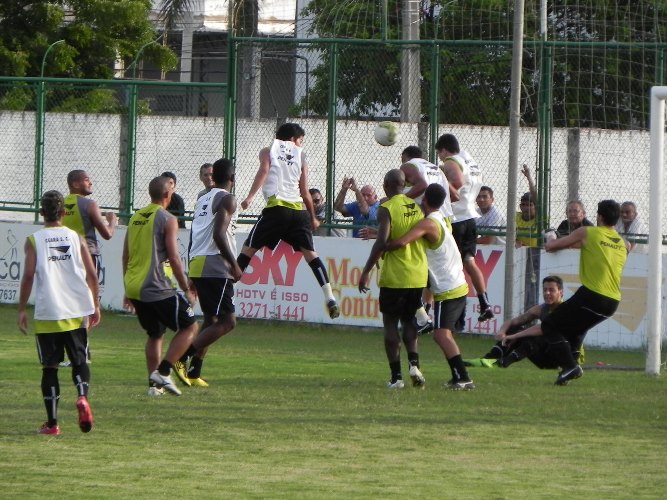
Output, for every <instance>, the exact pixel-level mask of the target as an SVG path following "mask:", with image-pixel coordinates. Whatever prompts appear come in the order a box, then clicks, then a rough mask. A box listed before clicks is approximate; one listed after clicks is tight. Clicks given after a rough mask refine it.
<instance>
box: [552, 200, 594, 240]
mask: <svg viewBox="0 0 667 500" xmlns="http://www.w3.org/2000/svg"><path fill="white" fill-rule="evenodd" d="M565 215H566V216H567V219H565V220H564V221H563V222H561V223H560V225H559V226H558V228H557V229H556V233H557V234H558V237H559V238H562V237H563V236H567V235H568V234H570V233H571V232H572V231H574V230H575V229H578V228H580V227H581V226H592V225H593V223H592V222H591V221H589V220H588V219H587V218H586V209H585V208H584V204H583V203H582V202H580V201H579V200H570V201H568V202H567V207H566V209H565Z"/></svg>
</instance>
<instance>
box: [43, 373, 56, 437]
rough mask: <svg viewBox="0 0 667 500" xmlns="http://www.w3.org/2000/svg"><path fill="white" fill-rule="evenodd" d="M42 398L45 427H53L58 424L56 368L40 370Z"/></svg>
mask: <svg viewBox="0 0 667 500" xmlns="http://www.w3.org/2000/svg"><path fill="white" fill-rule="evenodd" d="M42 396H43V397H44V406H45V407H46V417H47V422H46V425H48V426H49V427H53V426H54V425H57V424H58V400H59V399H60V384H59V383H58V368H42Z"/></svg>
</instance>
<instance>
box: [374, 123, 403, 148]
mask: <svg viewBox="0 0 667 500" xmlns="http://www.w3.org/2000/svg"><path fill="white" fill-rule="evenodd" d="M374 135H375V140H376V141H377V143H378V144H380V145H382V146H393V145H394V144H395V143H396V139H397V138H398V125H396V124H395V123H394V122H379V123H378V124H377V125H376V126H375V132H374Z"/></svg>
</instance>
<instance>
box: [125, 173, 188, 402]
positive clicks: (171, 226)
mask: <svg viewBox="0 0 667 500" xmlns="http://www.w3.org/2000/svg"><path fill="white" fill-rule="evenodd" d="M148 193H149V194H150V197H151V203H150V204H149V205H147V206H146V207H144V208H142V209H141V210H138V211H137V212H136V213H135V214H134V215H133V216H132V218H131V219H130V223H129V224H128V226H127V234H126V235H125V242H124V244H123V276H124V278H123V282H124V284H125V297H126V298H127V299H129V300H130V301H131V302H132V305H133V306H134V309H135V311H136V313H137V318H138V319H139V324H140V325H141V326H142V327H143V328H144V330H146V334H147V335H148V340H147V341H146V366H147V368H148V374H149V388H148V394H149V395H151V396H157V395H160V394H162V392H163V391H162V389H166V390H167V391H169V392H171V393H172V394H174V395H176V396H180V395H181V391H180V390H179V389H178V387H176V385H175V384H174V383H173V381H172V380H171V377H170V376H169V375H170V372H171V369H172V367H173V366H174V363H176V362H177V361H178V360H179V359H180V357H181V356H183V354H184V353H185V351H186V350H187V348H188V347H189V346H190V344H192V339H193V337H194V336H195V335H196V334H197V328H198V327H197V322H196V321H195V315H194V312H193V311H192V307H191V304H194V301H195V295H194V293H193V291H192V290H191V289H190V286H189V284H188V278H187V276H186V275H185V272H184V271H183V264H182V263H181V256H180V255H179V253H178V245H177V239H176V236H177V233H178V224H177V222H176V217H174V216H173V215H171V214H170V213H169V212H167V210H166V209H167V207H168V206H169V202H170V201H171V196H172V193H173V191H172V189H171V187H170V186H169V178H168V177H164V176H160V177H155V178H154V179H153V180H152V181H151V182H150V183H149V185H148ZM165 260H168V261H169V264H170V267H171V270H172V272H173V275H174V278H175V279H176V282H177V283H178V285H179V286H180V287H181V290H183V292H184V294H185V298H184V297H183V295H181V294H179V293H177V292H176V290H174V288H173V286H172V284H171V281H170V280H169V278H167V276H166V275H165V271H164V266H163V265H162V263H163V262H164V261H165ZM167 328H169V329H170V330H174V331H175V332H176V335H175V336H174V338H173V339H172V341H171V343H170V344H169V348H168V349H167V353H166V355H165V356H164V359H162V360H161V357H162V341H163V337H164V333H165V330H166V329H167Z"/></svg>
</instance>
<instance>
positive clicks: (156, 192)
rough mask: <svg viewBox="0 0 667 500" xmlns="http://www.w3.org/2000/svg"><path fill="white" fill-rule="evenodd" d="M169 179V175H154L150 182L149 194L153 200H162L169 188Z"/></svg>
mask: <svg viewBox="0 0 667 500" xmlns="http://www.w3.org/2000/svg"><path fill="white" fill-rule="evenodd" d="M167 179H168V177H166V176H164V175H159V176H157V177H154V178H153V179H152V180H151V181H150V182H149V183H148V194H149V195H150V197H151V201H153V202H156V201H160V200H162V198H163V197H164V193H166V192H167V191H168V188H167Z"/></svg>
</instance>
